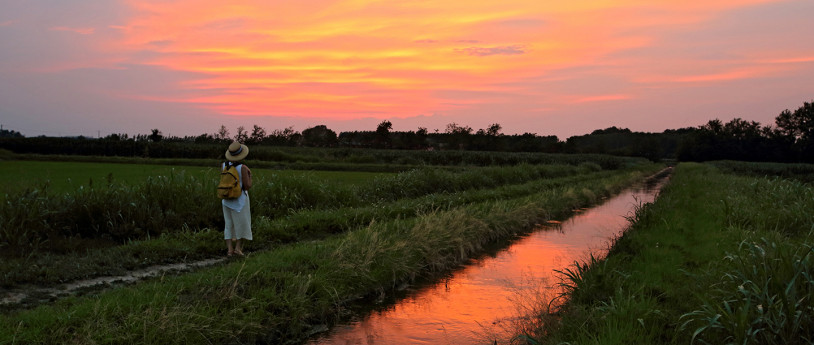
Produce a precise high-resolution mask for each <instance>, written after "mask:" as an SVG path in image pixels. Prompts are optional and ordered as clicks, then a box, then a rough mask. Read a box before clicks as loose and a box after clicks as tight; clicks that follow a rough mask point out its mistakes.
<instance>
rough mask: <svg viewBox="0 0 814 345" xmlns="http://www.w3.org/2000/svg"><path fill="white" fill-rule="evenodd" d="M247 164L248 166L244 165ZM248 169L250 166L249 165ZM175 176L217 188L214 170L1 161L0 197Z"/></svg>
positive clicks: (344, 178) (368, 175) (352, 174)
mask: <svg viewBox="0 0 814 345" xmlns="http://www.w3.org/2000/svg"><path fill="white" fill-rule="evenodd" d="M247 164H248V163H247ZM249 166H250V167H251V165H249ZM252 171H253V172H254V177H255V178H256V179H257V181H258V182H261V183H262V182H263V181H264V180H266V179H269V177H270V176H272V175H276V176H283V177H290V176H299V175H304V174H307V175H309V176H313V178H315V179H318V180H326V181H329V182H331V183H345V184H362V183H365V182H370V181H372V180H373V179H375V178H376V177H381V176H388V175H393V174H392V173H376V172H363V171H302V170H271V169H263V168H252ZM176 172H185V173H186V174H188V175H190V176H193V177H196V178H200V179H211V180H212V184H213V185H215V184H217V179H218V175H217V174H218V172H217V167H212V168H206V167H199V166H187V167H184V166H168V165H160V164H124V163H120V164H117V163H91V162H44V161H4V162H3V164H0V179H2V180H3V181H10V182H13V183H4V184H3V185H2V186H0V195H2V194H13V193H17V192H20V191H22V190H25V189H28V188H42V187H43V186H44V185H46V184H47V185H48V188H50V189H51V191H52V192H54V193H68V192H74V191H76V190H77V189H79V188H80V187H83V188H89V187H91V186H92V187H94V188H104V187H106V186H108V185H109V184H110V183H121V184H137V183H142V182H144V181H145V180H146V179H147V178H148V177H154V176H168V175H172V174H173V173H176Z"/></svg>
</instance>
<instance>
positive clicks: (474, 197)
mask: <svg viewBox="0 0 814 345" xmlns="http://www.w3.org/2000/svg"><path fill="white" fill-rule="evenodd" d="M655 168H656V167H655V166H654V167H652V168H651V169H650V170H652V169H655ZM628 174H629V173H628V172H619V171H599V172H594V173H589V174H578V175H574V176H569V177H560V178H549V179H539V180H533V181H530V182H526V183H522V184H509V185H502V186H500V187H496V188H491V189H471V190H467V191H462V192H458V193H442V194H437V193H433V194H428V195H426V196H423V197H419V198H402V199H398V200H396V201H393V202H378V203H374V204H369V205H365V206H361V207H340V208H333V209H315V210H300V211H297V212H294V213H291V214H288V215H285V216H284V217H275V218H273V217H265V216H257V217H255V219H254V223H253V232H254V233H255V240H254V241H252V242H251V243H250V244H248V246H249V249H250V250H252V249H254V248H267V247H272V246H276V245H278V244H280V243H289V242H295V241H300V240H313V239H319V238H323V237H325V236H329V235H332V234H337V233H342V232H346V231H350V230H352V229H356V228H359V227H363V226H367V225H369V224H370V223H371V222H373V221H387V220H390V219H396V218H402V219H405V218H413V217H416V216H418V215H420V214H424V213H427V212H432V211H434V210H447V209H450V208H455V207H460V206H462V205H465V204H468V203H473V202H484V201H488V200H503V199H512V198H518V197H522V196H526V195H529V194H534V193H537V192H539V191H541V190H550V189H553V188H560V187H564V186H574V185H580V184H583V183H585V182H586V181H590V180H606V179H608V178H612V177H614V176H616V177H619V176H626V175H628ZM568 193H570V194H573V193H574V191H573V190H570V191H568ZM252 202H254V200H253V201H252ZM253 208H256V207H253ZM554 216H556V217H559V216H561V215H554ZM219 233H220V231H217V230H216V231H206V230H204V231H199V232H194V231H192V230H191V229H188V228H185V229H182V231H174V232H170V233H164V234H163V235H162V237H161V238H160V239H152V240H143V241H135V242H130V243H128V245H126V246H122V247H118V248H109V249H103V250H93V251H88V252H87V253H84V252H83V253H79V254H68V255H66V256H63V257H62V258H58V257H55V256H54V255H50V254H43V253H41V254H38V255H34V256H31V257H28V258H26V259H14V260H8V261H7V262H6V264H5V265H3V266H0V285H8V284H18V283H25V282H29V283H49V282H59V281H65V280H72V279H76V278H80V277H87V276H89V275H94V274H100V275H105V274H120V273H121V271H122V270H124V269H133V268H137V267H143V266H147V265H152V264H156V263H159V262H166V261H168V260H169V261H173V260H182V259H184V258H186V259H195V258H201V257H206V256H211V255H217V254H218V253H221V252H222V250H223V248H222V243H221V242H220V241H218V240H217V239H218V238H219V236H221V235H219ZM111 258H115V260H111ZM26 267H27V268H26Z"/></svg>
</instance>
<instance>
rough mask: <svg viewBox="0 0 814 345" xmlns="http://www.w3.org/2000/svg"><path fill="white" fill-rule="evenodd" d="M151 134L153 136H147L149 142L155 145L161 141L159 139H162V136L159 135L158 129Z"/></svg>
mask: <svg viewBox="0 0 814 345" xmlns="http://www.w3.org/2000/svg"><path fill="white" fill-rule="evenodd" d="M152 132H153V134H150V136H149V138H150V141H152V142H156V143H157V142H159V141H161V139H163V138H164V136H163V135H161V131H159V130H158V128H156V129H153V130H152Z"/></svg>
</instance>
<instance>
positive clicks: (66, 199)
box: [0, 156, 661, 344]
mask: <svg viewBox="0 0 814 345" xmlns="http://www.w3.org/2000/svg"><path fill="white" fill-rule="evenodd" d="M552 158H557V157H556V156H546V159H552ZM578 158H580V157H578V156H563V157H562V159H563V161H564V162H567V163H575V164H563V163H557V162H554V163H551V164H527V163H523V162H518V163H517V164H515V165H508V166H482V167H481V166H465V167H463V169H462V168H461V167H460V166H458V167H452V166H448V167H443V166H442V167H437V166H435V167H433V166H428V167H419V168H415V169H412V170H407V171H404V172H401V173H398V174H377V175H369V174H362V175H355V174H357V173H356V172H351V173H345V175H342V174H334V173H327V172H326V173H325V174H328V176H318V175H315V174H316V173H311V172H309V173H307V174H299V173H291V174H281V173H280V171H271V170H270V171H269V172H270V173H271V174H272V175H271V176H272V177H273V178H269V179H263V181H262V182H261V183H257V185H256V186H255V187H254V188H253V189H252V193H251V195H252V201H251V202H252V215H253V218H254V221H253V232H254V237H255V240H254V241H252V242H251V243H250V244H249V246H248V248H247V249H248V252H249V256H248V257H247V258H245V259H236V260H229V261H227V262H225V263H222V264H218V265H215V266H213V267H210V268H204V269H199V270H197V271H195V272H193V273H189V274H183V275H178V276H164V277H161V278H160V279H153V280H148V281H145V282H142V283H139V284H136V285H133V286H129V287H123V288H116V289H103V290H101V291H92V292H89V293H88V295H86V296H76V297H70V298H65V299H61V300H58V301H56V302H54V303H44V304H42V303H41V302H40V301H37V300H27V301H24V303H23V305H21V306H18V307H13V308H7V309H8V310H6V311H5V312H4V315H3V316H2V317H1V318H0V335H2V337H0V339H3V341H9V340H10V341H11V342H20V343H34V344H36V343H60V342H66V341H70V342H74V343H122V342H136V343H190V342H213V343H223V342H231V341H239V342H268V343H283V342H292V343H296V342H299V341H302V340H303V339H305V338H306V337H307V336H308V335H309V334H310V333H311V332H312V330H313V329H314V328H319V325H324V324H331V323H333V322H336V321H337V320H341V319H342V318H344V317H346V316H347V310H348V309H347V308H348V306H349V305H350V304H351V303H355V302H354V301H356V300H358V299H360V298H361V299H366V298H375V297H376V296H381V295H382V294H389V293H391V291H393V289H395V287H396V286H399V285H401V284H404V283H411V282H414V281H416V280H425V279H432V278H433V277H437V276H438V275H439V274H443V273H445V272H447V271H448V270H450V269H452V268H454V267H456V266H458V265H459V264H460V263H462V262H465V261H466V260H467V259H468V258H469V257H472V256H474V255H478V254H479V253H480V252H481V251H482V250H483V249H482V248H483V247H484V246H486V245H490V244H492V243H495V242H498V241H505V240H510V239H512V238H513V237H515V236H517V235H518V234H522V233H524V232H526V231H529V230H530V229H532V228H534V227H535V224H538V223H542V222H545V221H547V220H550V219H562V218H564V217H566V216H567V215H568V214H570V213H571V212H572V210H574V209H576V208H579V207H583V206H586V205H590V204H592V203H595V202H596V201H598V200H599V199H601V198H602V197H604V196H608V195H610V194H612V193H615V192H616V191H618V190H620V189H621V188H624V187H625V186H627V185H629V184H630V183H632V182H633V181H636V180H640V179H642V178H643V177H644V176H646V175H649V174H652V173H654V172H655V171H657V170H659V169H660V168H661V167H660V166H659V165H657V164H650V163H646V162H645V161H643V160H635V159H626V158H613V157H599V159H600V160H601V161H600V162H601V163H602V164H599V163H596V162H594V161H592V159H595V158H597V157H596V156H586V157H582V159H581V161H580V160H578ZM613 160H616V162H615V163H612V162H613ZM26 163H35V162H25V163H21V164H26ZM62 164H67V165H69V166H73V165H79V163H76V162H68V163H62ZM257 165H259V164H256V165H255V166H257ZM603 165H605V166H607V167H608V168H603ZM4 166H5V164H4ZM614 167H615V168H614ZM351 168H352V167H351ZM122 169H124V170H136V171H138V170H141V171H146V172H147V173H148V175H150V176H148V177H147V178H146V180H143V181H140V179H142V177H139V176H138V174H133V175H132V177H125V174H121V175H122V177H121V178H118V177H116V176H118V175H117V174H116V172H115V171H114V172H113V176H114V178H113V183H111V184H110V185H107V186H104V187H103V188H97V187H93V188H81V189H74V190H73V191H69V192H67V193H55V192H54V193H52V191H41V190H24V191H22V192H18V193H9V194H8V196H7V197H6V198H7V203H6V206H5V207H4V208H3V209H2V210H0V221H2V222H1V223H0V226H2V228H0V235H2V237H0V239H2V242H0V243H2V246H3V255H4V263H5V264H4V265H3V267H0V276H1V277H2V281H1V282H0V283H1V284H0V285H2V286H3V287H5V288H16V287H20V286H30V285H36V286H49V285H54V284H58V283H60V282H65V281H72V280H76V279H82V278H89V277H94V276H101V275H108V274H121V273H124V272H127V271H129V270H133V269H136V268H141V267H148V266H150V265H154V264H158V263H169V262H188V261H196V260H202V259H207V258H213V257H223V256H224V251H225V249H224V248H223V247H224V244H223V240H222V230H220V229H221V227H220V225H218V222H220V221H222V220H221V219H220V218H221V215H220V209H219V205H217V199H215V198H214V196H213V192H212V188H213V187H212V183H213V182H212V179H211V178H210V177H208V176H204V175H200V174H201V171H205V170H206V168H204V170H200V169H199V168H191V169H190V168H187V169H189V170H187V169H179V167H177V166H176V167H175V170H169V172H168V173H167V174H166V175H160V176H158V177H156V176H154V175H153V174H152V172H153V171H155V169H159V168H155V169H154V168H153V167H149V168H144V167H142V166H139V165H138V164H135V165H133V167H131V168H128V167H122ZM142 169H146V170H142ZM196 169H197V170H196ZM57 170H67V169H57ZM343 170H346V171H347V170H351V169H343ZM41 171H45V170H41ZM98 171H99V174H101V175H102V176H105V175H106V174H107V173H109V172H110V171H107V170H105V169H100V170H98ZM255 175H258V177H259V175H260V171H258V172H256V173H255ZM50 176H51V177H50V178H52V179H57V178H59V177H55V176H58V175H50ZM59 176H62V177H64V176H65V175H59ZM142 176H143V175H142ZM360 176H361V177H360ZM354 177H356V180H354ZM37 178H43V177H42V176H40V177H35V179H34V180H33V181H34V182H32V183H35V184H36V183H37V182H39V181H41V180H37ZM130 178H132V179H133V180H128V181H127V182H126V183H124V180H126V179H130ZM371 178H372V180H371ZM101 179H102V181H105V178H104V177H102V178H101ZM72 180H73V179H72ZM120 180H121V183H119V181H120ZM359 181H362V182H364V183H359ZM94 184H96V182H95V181H94ZM73 188H75V187H73ZM202 200H204V202H202ZM205 200H208V201H205ZM210 204H211V205H210ZM8 205H16V206H17V207H8ZM46 329H47V330H48V331H47V332H46V331H44V330H46ZM0 342H2V341H0Z"/></svg>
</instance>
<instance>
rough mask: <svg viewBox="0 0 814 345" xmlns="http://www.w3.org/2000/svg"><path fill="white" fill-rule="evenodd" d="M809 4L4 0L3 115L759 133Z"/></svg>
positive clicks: (795, 57) (796, 82) (113, 125)
mask: <svg viewBox="0 0 814 345" xmlns="http://www.w3.org/2000/svg"><path fill="white" fill-rule="evenodd" d="M812 3H813V2H811V1H808V0H798V1H767V0H738V1H733V0H713V1H705V2H686V1H658V2H653V1H644V0H640V1H637V0H630V1H628V0H617V1H569V2H564V1H563V2H544V1H511V0H501V1H477V2H471V1H466V2H464V1H365V0H359V1H355V0H352V1H327V0H306V1H297V2H291V1H268V0H266V1H257V0H253V1H242V2H239V3H237V4H230V3H229V2H224V1H209V0H207V1H202V0H194V1H193V0H180V1H166V0H160V1H135V0H131V1H124V2H121V3H120V2H109V1H108V2H104V1H101V0H94V1H91V0H77V1H75V2H69V3H68V4H59V5H55V6H50V7H48V8H45V7H44V6H45V5H41V6H43V7H42V8H38V5H36V4H29V3H23V4H20V3H17V2H11V1H5V2H2V5H0V9H5V11H0V13H4V14H0V42H2V43H3V47H8V48H7V49H4V50H6V52H3V53H0V57H2V58H3V59H2V60H0V61H2V62H0V73H2V76H3V77H4V78H3V80H5V81H3V82H0V83H2V84H0V87H2V88H3V89H8V90H11V91H10V92H9V93H7V96H6V97H3V96H0V102H2V103H0V104H2V105H3V107H0V116H2V118H0V120H2V122H3V123H4V124H7V125H6V126H8V127H10V128H13V127H15V126H17V127H21V128H22V129H24V130H23V132H24V134H25V132H26V131H25V130H28V131H29V132H31V133H30V134H31V135H37V134H40V133H36V131H38V130H42V131H45V132H54V131H65V132H66V133H71V132H74V131H79V130H86V129H82V128H85V127H87V126H92V125H93V124H95V125H96V127H97V128H96V130H98V131H109V132H130V133H145V132H147V131H148V130H149V129H150V128H160V129H163V131H164V132H165V133H174V134H177V135H193V134H200V133H204V132H209V133H211V132H214V131H215V129H217V128H218V127H219V126H220V124H226V125H227V126H229V127H233V128H234V127H236V126H237V125H244V126H246V127H251V125H253V124H259V125H261V126H264V127H266V128H267V129H277V128H284V127H288V126H292V125H293V126H295V129H296V130H302V129H305V128H306V127H308V126H313V125H316V124H327V125H328V126H329V128H334V129H335V130H337V131H340V130H370V129H374V128H375V124H376V123H378V122H380V121H381V120H383V119H388V120H391V121H392V122H393V124H394V128H395V129H396V130H414V129H416V128H417V127H418V126H423V127H427V128H430V129H433V128H440V129H442V130H443V128H444V127H445V124H447V123H450V122H457V123H459V124H465V125H470V126H472V127H473V128H485V127H486V126H488V125H489V124H491V123H495V122H498V123H501V125H502V126H503V128H504V132H507V133H523V132H533V133H538V134H540V135H552V134H553V135H558V136H560V137H561V139H565V138H566V137H567V136H570V135H575V134H584V133H587V132H590V131H591V130H593V129H597V128H605V127H608V126H612V125H615V126H620V127H628V128H631V129H633V130H645V131H661V130H664V129H666V128H679V127H686V126H697V125H700V124H703V123H705V122H706V121H707V120H709V119H712V118H715V117H718V118H722V119H724V120H729V119H731V118H733V117H736V116H737V117H743V118H746V119H749V120H757V121H760V122H761V123H764V124H769V123H771V122H772V121H773V118H774V116H776V115H777V114H778V113H779V112H780V111H782V110H783V109H786V108H796V107H798V106H799V105H801V104H802V103H803V102H804V101H810V100H812V99H814V92H812V91H814V90H812V83H811V82H809V81H810V80H812V79H811V77H813V76H814V72H812V70H814V69H813V68H812V67H814V44H812V40H811V39H810V37H812V34H814V24H811V23H810V21H809V20H808V17H807V16H806V15H804V14H805V13H812V12H811V11H812V10H814V5H812ZM66 85H70V87H67V86H66ZM66 88H67V89H70V90H66ZM34 93H45V94H44V95H38V97H34V96H33V94H34ZM42 96H45V98H47V99H48V101H47V102H42V98H43V97H42ZM43 103H46V104H43ZM48 104H51V107H49V106H47V105H48ZM56 112H60V113H61V114H59V115H57V114H53V113H56ZM57 118H60V119H63V120H57V122H58V123H56V124H55V123H54V120H55V119H57ZM66 118H67V119H70V120H73V121H68V120H66ZM145 120H147V122H149V123H144V122H145ZM190 121H192V122H193V123H192V124H191V123H190ZM59 122H61V123H59Z"/></svg>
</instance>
